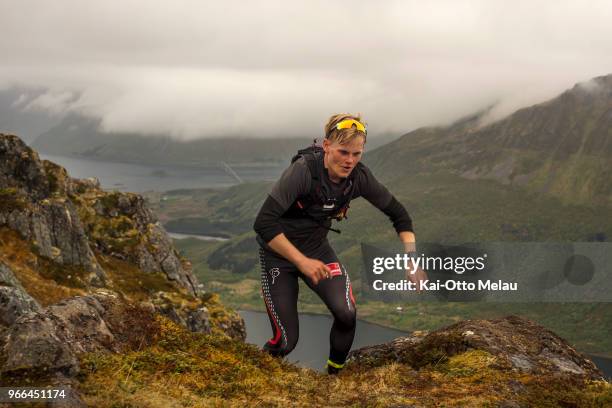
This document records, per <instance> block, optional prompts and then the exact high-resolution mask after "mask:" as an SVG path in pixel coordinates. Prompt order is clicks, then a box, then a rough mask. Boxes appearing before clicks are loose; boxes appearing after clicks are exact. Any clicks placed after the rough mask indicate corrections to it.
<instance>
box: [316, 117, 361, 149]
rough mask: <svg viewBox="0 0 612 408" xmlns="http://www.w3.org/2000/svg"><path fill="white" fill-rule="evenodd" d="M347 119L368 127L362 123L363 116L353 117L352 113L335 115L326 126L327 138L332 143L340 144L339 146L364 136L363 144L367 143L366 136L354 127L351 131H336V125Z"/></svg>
mask: <svg viewBox="0 0 612 408" xmlns="http://www.w3.org/2000/svg"><path fill="white" fill-rule="evenodd" d="M346 119H354V120H356V121H358V122H360V123H361V124H363V125H364V126H365V125H366V124H365V123H364V122H362V121H361V115H360V114H357V115H351V114H350V113H339V114H337V115H333V116H331V117H330V118H329V120H328V121H327V124H326V125H325V128H324V129H325V138H326V139H329V141H331V142H338V143H339V144H344V143H348V142H350V141H351V140H353V139H354V138H356V137H358V136H363V143H364V144H365V142H366V134H365V133H363V132H362V131H360V130H357V127H355V126H353V127H351V128H349V129H336V125H337V124H338V123H340V122H342V121H343V120H346Z"/></svg>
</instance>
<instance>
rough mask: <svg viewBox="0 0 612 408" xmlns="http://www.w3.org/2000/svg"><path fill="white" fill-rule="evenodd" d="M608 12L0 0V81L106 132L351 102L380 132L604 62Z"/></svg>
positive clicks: (268, 118) (567, 6)
mask: <svg viewBox="0 0 612 408" xmlns="http://www.w3.org/2000/svg"><path fill="white" fill-rule="evenodd" d="M611 21H612V2H610V1H588V2H584V1H535V0H531V1H516V0H515V1H492V0H483V1H424V0H423V1H406V0H402V1H355V0H351V1H329V0H327V1H312V0H308V1H306V0H302V1H299V2H295V1H294V2H290V1H280V0H279V1H276V0H275V1H228V0H225V1H216V2H211V1H202V0H197V1H164V2H162V1H153V0H144V1H134V0H129V1H128V0H117V1H83V0H74V1H71V0H53V1H43V0H40V1H29V0H19V1H10V0H0V24H1V26H2V35H0V57H1V59H2V63H1V64H0V89H7V88H11V87H19V88H23V89H26V90H27V89H33V90H35V89H36V90H38V91H37V92H34V91H32V92H24V94H23V95H21V97H20V98H18V99H17V100H15V102H14V106H15V107H17V108H19V109H26V110H27V109H29V110H35V109H43V110H48V111H49V112H51V113H53V114H63V113H66V112H68V111H73V110H74V111H80V112H84V113H86V114H89V115H93V116H98V117H101V118H102V119H103V121H102V124H103V126H104V128H105V129H106V130H114V131H141V132H145V133H150V132H158V133H170V134H173V135H175V136H177V137H180V138H184V139H193V138H199V137H215V136H220V135H243V136H311V135H320V134H321V133H322V126H323V124H324V122H325V121H326V119H327V118H328V117H329V115H330V114H332V113H335V112H345V111H346V112H361V113H363V115H364V117H365V120H366V121H367V122H368V124H369V130H370V135H371V137H375V135H376V133H377V132H378V133H382V132H398V133H405V132H407V131H409V130H412V129H414V128H416V127H419V126H424V125H433V124H443V123H447V122H449V121H452V120H455V119H457V118H459V117H461V116H464V115H467V114H469V113H471V112H473V111H475V110H478V109H481V108H483V107H485V106H487V105H490V104H492V103H497V108H496V110H495V115H496V116H500V115H504V114H507V113H510V112H512V111H513V110H515V109H516V108H519V107H522V106H526V105H530V104H533V103H537V102H541V101H543V100H546V99H549V98H551V97H553V96H555V95H556V94H558V93H559V92H561V91H563V90H564V89H566V88H569V87H571V86H573V84H574V83H576V82H580V81H584V80H587V79H589V78H592V77H594V76H598V75H605V74H609V73H612V24H611V23H610V22H611ZM40 89H45V90H46V91H45V92H44V93H43V94H42V95H40ZM35 95H37V96H35Z"/></svg>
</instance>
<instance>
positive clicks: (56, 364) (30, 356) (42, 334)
mask: <svg viewBox="0 0 612 408" xmlns="http://www.w3.org/2000/svg"><path fill="white" fill-rule="evenodd" d="M3 354H4V355H5V356H6V361H5V363H4V365H3V366H2V367H0V372H1V373H2V374H7V373H11V372H31V373H33V374H38V375H40V374H41V373H52V372H58V371H59V372H63V373H65V374H67V375H69V376H72V375H74V374H76V373H77V372H78V368H79V366H78V360H77V358H76V355H75V353H74V352H73V351H72V350H71V349H70V347H69V345H68V344H67V343H66V341H65V339H63V338H62V337H61V336H60V335H59V334H58V333H57V328H56V326H55V324H54V322H53V319H51V318H50V317H48V316H46V315H45V314H42V313H28V314H26V315H24V316H21V317H20V318H19V319H17V321H16V322H15V324H13V325H12V326H11V328H10V329H9V330H8V334H7V337H6V340H5V345H4V350H3Z"/></svg>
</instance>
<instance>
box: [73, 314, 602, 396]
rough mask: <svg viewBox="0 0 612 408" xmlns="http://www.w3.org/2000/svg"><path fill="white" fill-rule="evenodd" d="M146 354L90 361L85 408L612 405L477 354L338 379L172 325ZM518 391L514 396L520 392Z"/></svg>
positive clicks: (564, 382) (356, 371)
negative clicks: (510, 403) (510, 402)
mask: <svg viewBox="0 0 612 408" xmlns="http://www.w3.org/2000/svg"><path fill="white" fill-rule="evenodd" d="M159 323H160V327H161V330H160V331H159V332H158V334H157V335H156V336H155V338H154V339H153V340H152V341H151V342H150V344H149V345H147V346H146V347H144V348H142V349H138V350H135V351H133V352H131V353H128V354H122V355H117V354H104V355H100V354H90V355H87V356H86V357H85V358H84V362H83V368H82V371H81V375H80V380H81V384H82V387H81V390H82V392H83V397H84V400H85V402H86V403H87V404H88V405H89V406H104V407H106V406H115V407H116V406H122V407H123V406H125V407H128V406H129V407H153V408H155V407H164V408H165V407H181V406H193V407H204V406H245V405H249V406H254V405H264V406H289V405H290V406H408V405H410V406H414V405H416V406H497V405H499V404H500V403H501V402H502V401H504V400H508V399H513V400H515V401H517V402H519V403H521V404H527V403H528V404H530V406H559V405H560V404H564V405H566V406H580V407H596V406H604V405H605V404H609V403H612V386H610V384H609V383H604V382H586V383H584V382H582V381H578V380H571V379H559V378H554V377H551V378H536V377H533V376H530V375H527V374H520V373H518V372H514V371H510V370H504V369H500V365H499V362H498V361H497V359H496V357H495V356H493V355H491V354H488V353H486V352H484V351H480V350H471V351H468V352H465V353H461V354H458V355H455V356H452V357H450V358H448V359H444V360H442V359H441V360H440V361H438V362H437V363H436V364H429V365H426V366H424V367H423V368H421V369H420V370H419V371H418V372H417V371H414V370H412V369H411V368H409V367H408V366H406V365H403V364H396V363H392V364H385V365H383V366H381V367H376V368H367V367H352V366H349V367H348V368H347V369H346V370H344V371H343V372H342V373H341V374H340V375H339V376H337V377H328V376H326V375H322V374H320V373H316V372H314V371H312V370H309V369H304V368H298V367H296V366H293V365H290V364H287V363H284V362H283V361H282V360H279V359H275V358H272V357H270V356H269V355H267V354H265V353H262V352H261V351H259V350H258V349H257V348H256V347H255V346H252V345H248V344H244V343H241V342H237V341H232V340H229V339H227V338H224V337H220V336H205V335H202V334H200V333H189V332H186V331H185V330H184V329H182V328H180V327H178V326H176V325H175V324H173V323H171V322H169V321H168V320H166V319H160V322H159ZM517 387H519V388H520V390H521V392H520V394H518V395H517V393H516V391H515V389H516V388H517Z"/></svg>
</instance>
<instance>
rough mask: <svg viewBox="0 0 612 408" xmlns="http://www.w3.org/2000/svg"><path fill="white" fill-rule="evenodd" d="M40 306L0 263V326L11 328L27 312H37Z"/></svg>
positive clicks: (7, 268)
mask: <svg viewBox="0 0 612 408" xmlns="http://www.w3.org/2000/svg"><path fill="white" fill-rule="evenodd" d="M40 310H41V307H40V305H39V304H38V302H37V301H36V300H34V298H33V297H32V296H30V295H29V294H28V293H27V292H26V291H25V289H24V288H23V286H21V283H20V282H19V281H18V280H17V278H16V277H15V275H14V274H13V271H11V269H10V268H9V267H8V266H7V265H5V264H4V263H3V262H0V325H4V326H11V325H12V324H13V323H15V320H17V318H19V317H20V316H22V315H24V314H26V313H28V312H39V311H40Z"/></svg>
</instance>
